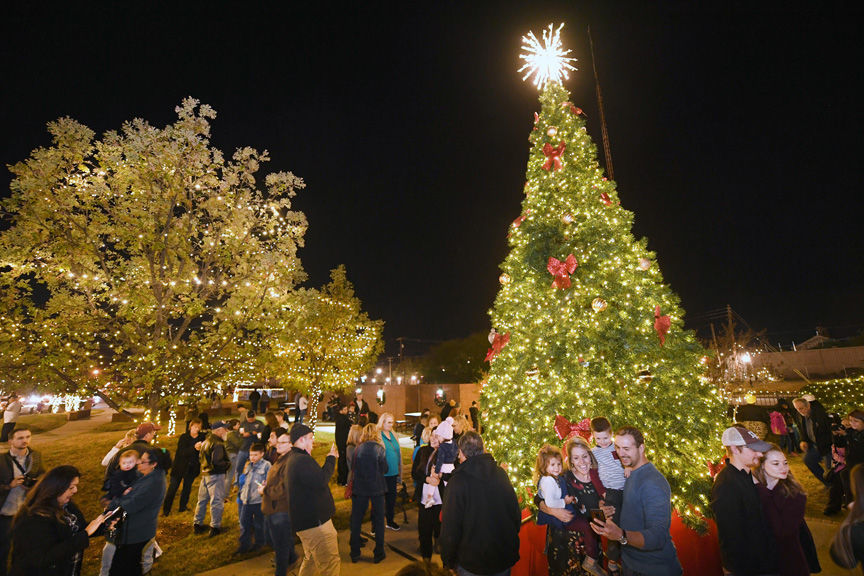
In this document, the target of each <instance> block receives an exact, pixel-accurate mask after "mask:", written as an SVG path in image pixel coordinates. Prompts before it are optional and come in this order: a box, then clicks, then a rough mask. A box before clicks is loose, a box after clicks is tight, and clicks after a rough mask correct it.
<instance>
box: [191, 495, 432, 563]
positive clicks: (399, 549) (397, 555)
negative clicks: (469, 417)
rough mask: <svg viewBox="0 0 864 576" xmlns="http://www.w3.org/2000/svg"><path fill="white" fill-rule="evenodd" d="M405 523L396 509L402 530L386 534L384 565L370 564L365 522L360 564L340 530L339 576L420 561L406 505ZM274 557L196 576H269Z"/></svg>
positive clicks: (411, 511)
mask: <svg viewBox="0 0 864 576" xmlns="http://www.w3.org/2000/svg"><path fill="white" fill-rule="evenodd" d="M406 512H407V514H408V521H407V522H403V520H405V517H404V516H403V515H402V513H401V511H398V509H397V516H396V521H397V522H399V523H400V524H401V528H402V529H401V530H399V531H398V532H394V531H392V530H387V531H386V532H387V533H386V536H385V541H386V543H387V544H386V545H387V557H386V558H385V559H384V561H383V562H381V563H379V564H374V563H373V562H372V549H373V548H374V545H375V544H374V541H373V538H372V535H371V534H370V533H369V529H370V524H369V523H368V522H366V523H365V524H364V525H363V530H362V533H363V535H364V536H365V537H366V538H367V539H369V542H367V543H366V546H365V547H364V548H362V549H361V555H360V561H359V562H357V563H356V564H352V563H351V555H350V547H349V546H348V537H349V535H350V530H340V531H339V532H338V538H339V556H340V557H341V558H342V574H343V575H344V576H348V575H351V576H355V575H356V576H380V575H382V574H395V573H396V572H398V571H399V569H400V568H402V567H403V566H405V565H407V564H410V563H411V562H413V561H415V560H420V551H419V540H418V539H417V507H416V505H414V504H413V503H411V504H409V506H408V507H407V510H406ZM297 553H298V554H300V556H301V557H302V556H303V549H302V546H300V544H297ZM272 559H273V554H272V553H267V554H263V555H261V556H256V557H255V558H250V559H248V560H244V561H242V562H236V563H234V564H227V565H225V566H222V567H220V568H216V569H215V570H209V571H207V572H201V573H199V574H198V575H197V576H241V575H242V576H272V574H273V564H272ZM433 560H434V561H436V562H437V563H438V564H440V563H441V558H440V557H439V556H437V555H436V556H434V557H433ZM299 567H300V565H299V562H298V564H297V565H295V567H294V571H293V572H291V571H289V572H288V574H289V576H290V575H291V574H296V570H297V568H299Z"/></svg>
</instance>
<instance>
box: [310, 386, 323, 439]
mask: <svg viewBox="0 0 864 576" xmlns="http://www.w3.org/2000/svg"><path fill="white" fill-rule="evenodd" d="M319 396H321V386H320V385H319V383H318V380H315V381H314V382H313V383H312V388H311V390H310V391H309V405H308V406H307V408H308V409H307V410H306V420H307V422H308V426H309V428H311V429H312V430H313V431H314V430H315V424H317V423H318V397H319Z"/></svg>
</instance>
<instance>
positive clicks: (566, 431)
mask: <svg viewBox="0 0 864 576" xmlns="http://www.w3.org/2000/svg"><path fill="white" fill-rule="evenodd" d="M555 433H556V434H558V439H559V440H567V439H568V438H570V437H571V436H575V435H577V434H578V435H579V436H581V437H582V438H584V439H585V440H590V439H591V419H590V418H584V419H583V420H582V421H581V422H570V421H569V420H567V418H565V417H564V416H561V415H560V414H556V415H555Z"/></svg>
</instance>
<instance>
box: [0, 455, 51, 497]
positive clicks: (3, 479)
mask: <svg viewBox="0 0 864 576" xmlns="http://www.w3.org/2000/svg"><path fill="white" fill-rule="evenodd" d="M28 450H30V454H29V456H30V470H29V471H28V475H29V476H30V477H32V478H38V477H39V476H42V474H44V473H45V468H43V467H42V454H41V453H39V451H38V450H33V449H32V448H28ZM14 479H15V463H14V462H12V456H11V455H10V454H9V452H6V453H4V454H3V455H2V456H0V506H3V504H5V503H6V498H7V497H8V496H9V491H10V490H11V488H10V487H9V483H10V482H12V480H14Z"/></svg>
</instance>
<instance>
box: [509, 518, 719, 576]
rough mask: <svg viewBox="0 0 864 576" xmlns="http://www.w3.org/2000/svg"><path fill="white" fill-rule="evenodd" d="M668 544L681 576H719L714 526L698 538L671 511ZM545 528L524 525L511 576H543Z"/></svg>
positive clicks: (545, 569)
mask: <svg viewBox="0 0 864 576" xmlns="http://www.w3.org/2000/svg"><path fill="white" fill-rule="evenodd" d="M671 532H672V542H674V543H675V548H676V549H677V550H678V560H679V561H680V562H681V566H682V567H683V568H684V575H685V576H722V574H723V569H722V568H721V564H720V547H719V545H718V542H717V525H716V524H714V521H713V520H709V521H708V532H707V533H706V534H705V535H704V536H700V535H699V534H697V533H696V532H694V531H693V530H691V529H690V528H688V527H687V526H685V525H684V522H682V521H681V518H679V517H678V514H676V513H675V511H674V510H673V511H672V527H671ZM545 547H546V526H537V524H535V523H534V522H526V523H525V524H523V525H522V529H521V530H520V531H519V562H517V563H516V565H515V566H513V569H512V570H511V572H510V574H511V576H547V575H548V574H549V564H548V563H547V562H546V554H544V553H543V549H544V548H545Z"/></svg>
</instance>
